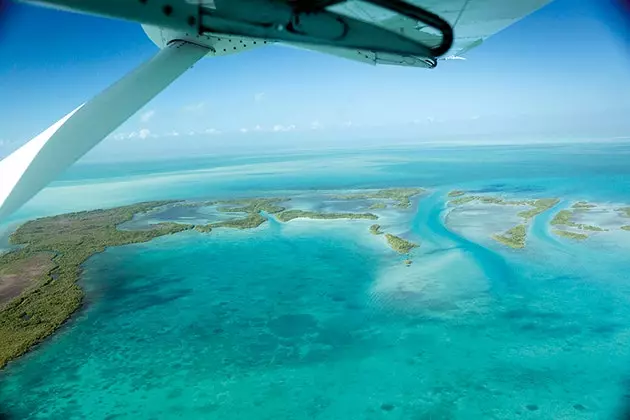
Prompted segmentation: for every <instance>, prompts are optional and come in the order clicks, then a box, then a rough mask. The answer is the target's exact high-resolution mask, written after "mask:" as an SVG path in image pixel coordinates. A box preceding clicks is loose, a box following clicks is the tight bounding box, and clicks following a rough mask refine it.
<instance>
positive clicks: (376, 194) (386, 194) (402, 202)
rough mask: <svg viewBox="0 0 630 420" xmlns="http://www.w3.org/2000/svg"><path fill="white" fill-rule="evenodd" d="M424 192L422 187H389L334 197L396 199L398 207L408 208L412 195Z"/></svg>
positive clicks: (343, 198) (339, 198)
mask: <svg viewBox="0 0 630 420" xmlns="http://www.w3.org/2000/svg"><path fill="white" fill-rule="evenodd" d="M423 192H424V189H422V188H389V189H386V190H378V191H373V192H361V193H353V194H346V195H336V196H334V197H333V198H335V199H337V200H369V199H380V200H392V201H396V207H398V208H403V209H406V208H409V207H410V206H411V197H414V196H416V195H419V194H421V193H423Z"/></svg>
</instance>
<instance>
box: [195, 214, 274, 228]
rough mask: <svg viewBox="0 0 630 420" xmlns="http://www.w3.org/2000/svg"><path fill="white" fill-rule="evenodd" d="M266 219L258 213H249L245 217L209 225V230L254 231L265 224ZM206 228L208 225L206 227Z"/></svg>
mask: <svg viewBox="0 0 630 420" xmlns="http://www.w3.org/2000/svg"><path fill="white" fill-rule="evenodd" d="M266 221H267V219H265V218H264V217H263V216H261V215H260V214H258V213H250V214H249V215H248V216H247V217H242V218H235V219H229V220H224V221H221V222H216V223H210V225H209V226H210V228H212V229H216V228H222V227H225V228H232V229H254V228H257V227H258V226H260V225H262V224H263V223H265V222H266ZM206 226H208V225H206Z"/></svg>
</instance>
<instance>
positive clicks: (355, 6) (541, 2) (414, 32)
mask: <svg viewBox="0 0 630 420" xmlns="http://www.w3.org/2000/svg"><path fill="white" fill-rule="evenodd" d="M408 1H409V3H413V4H414V5H416V6H420V7H423V8H426V9H428V10H430V11H431V12H433V13H435V14H437V15H439V16H440V17H442V18H443V19H445V20H446V21H447V22H448V23H450V24H451V26H452V27H453V32H454V41H453V46H452V47H451V49H450V51H449V52H448V55H449V56H461V55H462V54H465V53H466V52H468V51H470V50H471V49H473V48H475V47H477V46H479V45H481V44H482V43H483V42H484V41H485V40H486V39H488V38H489V37H491V36H492V35H494V34H496V33H498V32H500V31H501V30H503V29H505V28H507V27H508V26H510V25H512V24H513V23H515V22H518V21H519V20H520V19H522V18H523V17H525V16H527V15H528V14H530V13H532V12H534V11H536V10H538V9H540V8H541V7H543V6H545V5H546V4H548V3H551V1H552V0H408ZM327 10H330V11H334V12H336V13H339V14H342V15H346V16H349V17H352V18H355V19H359V20H363V21H367V22H372V23H375V24H377V25H379V26H381V27H383V28H386V29H389V30H392V31H396V32H398V33H400V34H402V35H404V36H406V37H409V38H412V39H415V40H417V41H421V42H422V43H424V44H425V45H437V44H438V43H439V42H440V37H439V36H438V35H437V34H435V33H434V32H433V30H431V29H429V28H428V27H427V26H426V25H421V24H418V22H414V21H413V20H411V19H409V18H407V17H404V16H401V15H397V14H394V13H392V12H389V11H386V10H384V9H381V8H379V7H377V6H374V5H372V4H368V3H363V2H361V1H357V0H350V1H348V2H345V3H339V4H335V5H334V6H331V7H329V8H328V9H327ZM300 47H301V48H306V49H310V50H314V51H319V52H323V53H327V54H332V55H336V56H339V57H344V58H349V59H351V60H355V61H360V62H364V63H371V64H394V65H401V66H413V67H429V68H430V67H435V65H436V64H437V63H436V62H435V60H431V59H426V58H424V57H417V56H410V55H399V54H391V53H381V52H373V51H369V50H358V49H357V50H348V49H341V48H334V47H328V46H312V45H304V44H301V45H300Z"/></svg>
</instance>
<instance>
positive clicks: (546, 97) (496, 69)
mask: <svg viewBox="0 0 630 420" xmlns="http://www.w3.org/2000/svg"><path fill="white" fill-rule="evenodd" d="M612 1H613V0H556V1H555V2H553V3H551V4H550V5H548V6H547V7H545V8H544V9H542V10H540V11H538V12H536V13H534V14H532V15H530V16H529V17H527V18H526V19H524V20H523V21H521V22H518V23H517V24H515V25H513V26H512V27H510V28H508V29H507V30H505V31H503V32H501V33H500V34H498V35H497V36H495V37H493V38H491V39H490V40H488V41H487V42H486V43H485V44H484V45H482V46H481V47H479V48H477V49H475V50H473V51H471V52H469V53H468V54H467V55H466V57H467V60H466V61H459V60H456V61H447V62H442V63H440V65H439V66H438V68H437V69H434V70H424V69H415V68H401V67H389V66H369V65H365V64H361V63H355V62H352V61H348V60H344V59H341V58H336V57H331V56H327V55H324V54H320V53H314V52H308V51H302V50H298V49H293V48H286V47H280V46H272V47H265V48H260V49H258V50H253V51H249V52H245V53H240V54H236V55H232V56H225V57H220V58H213V59H205V60H202V61H201V62H200V63H198V64H197V65H196V66H195V67H194V68H193V69H191V70H190V71H189V72H188V73H186V74H184V76H183V77H181V78H180V79H179V80H177V81H176V82H175V83H174V84H173V85H171V86H170V87H168V88H167V89H166V90H165V91H164V92H163V93H162V94H161V95H159V96H158V97H157V98H156V99H154V100H153V101H152V102H150V103H149V104H147V105H146V106H145V108H144V109H143V110H141V111H140V112H139V113H138V114H137V115H136V116H134V117H132V118H131V119H130V120H129V121H128V122H127V123H125V124H124V125H123V126H122V127H121V128H120V129H119V130H117V131H116V134H115V135H114V136H112V137H110V138H109V139H107V140H106V141H105V144H104V145H102V146H99V150H106V149H107V147H108V145H112V147H115V148H120V147H121V146H120V144H121V143H124V147H128V148H129V149H130V150H134V148H146V147H147V142H148V141H151V142H152V144H154V145H168V144H173V143H174V141H173V138H172V136H170V140H169V136H168V135H167V134H169V133H173V132H176V133H179V134H180V138H181V137H183V136H184V135H187V134H188V133H191V132H194V133H196V134H195V136H193V137H195V139H196V142H199V141H202V140H198V138H199V134H198V133H201V132H204V131H208V130H210V131H214V130H216V131H218V132H220V133H221V134H213V135H203V137H204V139H203V141H206V142H207V145H208V147H210V148H212V147H214V146H215V145H217V144H224V143H225V141H223V142H222V140H221V138H222V136H223V140H226V139H229V143H230V144H232V145H234V144H237V145H247V144H251V143H257V144H260V143H261V142H262V143H264V142H265V141H268V142H269V144H273V141H274V138H273V136H274V135H277V136H283V137H282V138H284V139H286V141H291V142H299V141H301V140H302V139H305V140H304V141H307V140H310V141H317V139H320V138H331V139H334V141H338V142H343V141H344V140H347V139H352V138H353V136H355V135H356V136H359V133H360V132H361V130H362V129H363V130H364V131H366V130H367V131H370V132H372V133H380V134H379V135H380V136H391V137H392V138H395V137H396V136H407V137H412V138H416V137H417V138H418V139H422V138H423V136H424V137H426V136H428V135H430V136H437V135H441V134H450V135H453V136H457V135H465V134H471V133H474V134H475V135H477V137H479V136H483V135H485V134H492V133H493V132H497V133H501V135H506V133H507V134H510V133H514V134H518V133H522V132H525V133H526V132H527V130H524V129H525V128H527V129H532V133H540V134H545V133H549V134H550V135H559V133H564V132H565V131H566V134H567V135H580V134H583V135H595V134H596V133H602V135H624V134H630V124H628V121H627V120H628V119H627V118H624V117H625V115H630V49H628V47H627V44H626V41H627V36H626V32H625V31H624V29H625V27H624V21H623V20H622V19H621V18H620V15H619V13H618V10H617V9H614V8H613V7H612V6H610V4H612V3H611V2H612ZM0 27H1V29H0V154H3V152H4V153H6V152H7V151H8V150H11V149H14V148H15V147H17V145H19V144H21V143H22V142H24V141H26V140H28V139H30V138H32V137H34V136H35V135H37V134H38V133H39V132H41V131H42V130H43V129H45V128H46V127H48V126H49V125H50V124H52V123H53V122H55V121H56V120H57V119H59V118H60V117H62V116H63V115H64V114H66V113H67V112H69V111H70V110H72V109H74V108H75V107H76V106H77V105H78V104H80V103H82V102H84V101H86V100H88V99H90V98H91V97H92V96H94V95H96V94H97V93H98V92H99V91H101V90H103V89H105V88H106V87H107V86H108V85H110V84H111V83H113V82H114V81H116V80H117V79H118V78H120V77H121V76H123V75H124V74H125V73H127V72H128V71H130V70H131V69H133V68H134V67H136V66H137V65H139V64H140V63H141V62H143V61H145V60H147V59H148V58H149V57H151V56H152V55H153V54H155V52H156V51H157V47H156V46H154V45H153V44H152V42H151V41H150V40H149V39H148V38H147V37H146V36H145V35H144V32H143V31H142V29H141V28H140V26H139V25H136V24H132V23H126V22H119V21H113V20H107V19H101V18H95V17H88V16H82V15H75V14H71V13H64V12H58V11H53V10H48V9H43V8H36V7H32V6H26V5H13V4H12V5H10V7H8V9H7V10H5V16H4V17H3V18H2V19H0ZM375 126H378V127H375ZM274 128H275V129H276V130H277V131H280V132H277V133H274V131H273V130H274ZM313 128H317V130H313ZM283 130H287V131H283ZM133 133H135V136H134V134H133ZM138 133H144V135H142V136H140V137H145V138H139V137H138ZM130 136H131V137H132V138H128V137H130ZM210 138H212V139H211V140H210ZM123 140H124V141H123ZM116 142H118V143H116ZM178 142H179V140H178ZM135 143H138V144H137V145H136V144H135ZM204 144H205V143H204Z"/></svg>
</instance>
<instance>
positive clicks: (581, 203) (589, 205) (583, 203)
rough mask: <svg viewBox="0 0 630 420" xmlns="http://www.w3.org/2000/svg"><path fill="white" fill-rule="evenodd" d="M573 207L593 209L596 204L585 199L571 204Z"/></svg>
mask: <svg viewBox="0 0 630 420" xmlns="http://www.w3.org/2000/svg"><path fill="white" fill-rule="evenodd" d="M571 207H572V208H574V209H594V208H595V207H597V205H595V204H592V203H588V202H586V201H578V202H577V203H575V204H573V205H572V206H571Z"/></svg>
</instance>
